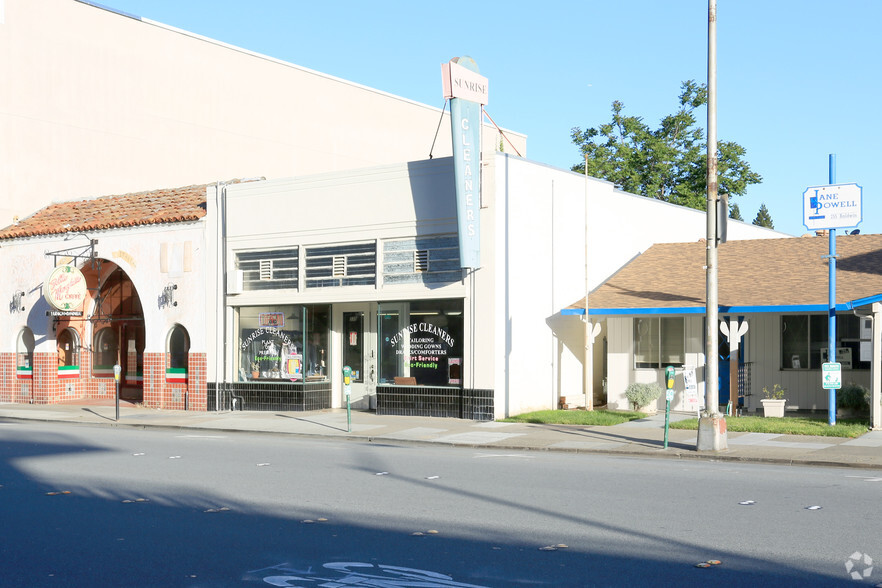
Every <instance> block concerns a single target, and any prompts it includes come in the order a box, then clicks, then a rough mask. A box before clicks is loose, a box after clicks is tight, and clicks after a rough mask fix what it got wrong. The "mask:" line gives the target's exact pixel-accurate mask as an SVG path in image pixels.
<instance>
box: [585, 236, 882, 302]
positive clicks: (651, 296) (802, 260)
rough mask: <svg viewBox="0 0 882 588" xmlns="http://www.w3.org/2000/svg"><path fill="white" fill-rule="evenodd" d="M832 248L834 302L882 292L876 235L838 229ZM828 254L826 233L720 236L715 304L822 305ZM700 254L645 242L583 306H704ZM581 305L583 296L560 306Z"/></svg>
mask: <svg viewBox="0 0 882 588" xmlns="http://www.w3.org/2000/svg"><path fill="white" fill-rule="evenodd" d="M836 253H837V261H836V269H837V271H836V303H837V304H844V303H848V302H853V301H855V300H861V299H863V298H869V297H872V296H879V295H882V235H842V236H839V237H837V238H836ZM828 254H829V238H828V237H803V238H795V239H752V240H745V241H729V242H728V243H723V244H722V245H720V247H719V249H718V280H719V287H718V299H719V304H720V306H721V307H724V308H725V307H742V308H743V307H769V306H803V305H823V306H826V305H827V304H828V298H829V284H828V280H829V278H828V275H829V268H828V263H827V258H826V256H827V255H828ZM706 261H707V248H706V245H705V243H704V242H696V243H666V244H659V245H653V246H652V247H650V248H649V249H647V250H646V252H644V253H643V254H642V255H640V256H638V257H637V258H635V259H634V260H633V261H631V262H630V263H629V264H628V265H626V266H625V267H623V268H622V269H621V270H619V271H618V272H617V273H616V274H614V275H613V276H612V277H611V278H609V279H608V280H607V281H606V282H604V283H603V284H601V285H600V286H598V287H597V288H596V289H595V290H594V291H593V292H591V293H590V294H589V296H588V303H589V311H590V309H598V310H599V309H607V310H613V311H622V310H625V309H640V310H646V309H674V308H690V307H694V308H700V307H704V306H706V302H705V300H706V299H705V295H706V271H705V267H704V266H705V264H706ZM583 308H585V301H584V299H582V300H580V301H578V302H576V303H575V304H572V305H570V307H568V309H570V310H576V309H583ZM592 314H593V313H592ZM598 314H603V313H602V312H600V313H598Z"/></svg>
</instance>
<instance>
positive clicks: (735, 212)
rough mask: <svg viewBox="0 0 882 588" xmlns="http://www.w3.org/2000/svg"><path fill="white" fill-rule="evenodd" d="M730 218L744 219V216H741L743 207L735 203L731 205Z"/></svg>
mask: <svg viewBox="0 0 882 588" xmlns="http://www.w3.org/2000/svg"><path fill="white" fill-rule="evenodd" d="M729 218H731V219H732V220H737V221H743V220H744V219H743V218H741V209H740V208H738V205H737V204H733V205H732V206H731V207H729Z"/></svg>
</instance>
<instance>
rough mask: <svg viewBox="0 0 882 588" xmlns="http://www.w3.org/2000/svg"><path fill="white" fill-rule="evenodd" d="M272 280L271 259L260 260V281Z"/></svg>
mask: <svg viewBox="0 0 882 588" xmlns="http://www.w3.org/2000/svg"><path fill="white" fill-rule="evenodd" d="M272 279H273V260H271V259H261V260H260V280H261V281H266V280H272Z"/></svg>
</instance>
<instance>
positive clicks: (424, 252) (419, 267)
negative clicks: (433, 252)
mask: <svg viewBox="0 0 882 588" xmlns="http://www.w3.org/2000/svg"><path fill="white" fill-rule="evenodd" d="M413 271H415V272H427V271H429V250H428V249H418V250H416V251H414V252H413Z"/></svg>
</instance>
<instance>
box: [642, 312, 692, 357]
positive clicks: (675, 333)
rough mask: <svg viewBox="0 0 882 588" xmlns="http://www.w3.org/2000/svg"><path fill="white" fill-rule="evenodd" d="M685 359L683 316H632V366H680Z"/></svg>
mask: <svg viewBox="0 0 882 588" xmlns="http://www.w3.org/2000/svg"><path fill="white" fill-rule="evenodd" d="M685 361H686V327H685V321H684V319H683V317H647V318H635V319H634V367H636V368H655V369H661V368H663V367H666V366H669V365H671V366H676V367H682V366H683V365H684V363H685Z"/></svg>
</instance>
